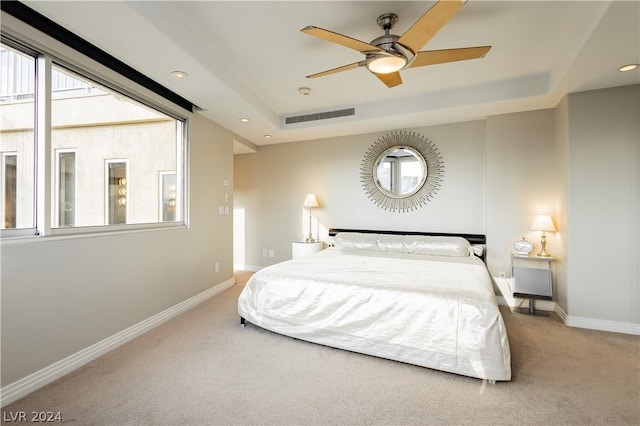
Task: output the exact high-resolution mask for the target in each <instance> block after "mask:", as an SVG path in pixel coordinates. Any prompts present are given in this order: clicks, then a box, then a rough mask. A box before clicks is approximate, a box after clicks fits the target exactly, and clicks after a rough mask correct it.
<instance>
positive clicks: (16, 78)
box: [0, 35, 185, 237]
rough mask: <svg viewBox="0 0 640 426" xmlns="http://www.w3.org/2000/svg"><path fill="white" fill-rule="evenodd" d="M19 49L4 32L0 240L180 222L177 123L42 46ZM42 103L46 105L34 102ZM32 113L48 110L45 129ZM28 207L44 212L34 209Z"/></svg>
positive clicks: (0, 51)
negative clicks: (27, 232) (19, 232)
mask: <svg viewBox="0 0 640 426" xmlns="http://www.w3.org/2000/svg"><path fill="white" fill-rule="evenodd" d="M19 49H20V50H19ZM21 49H22V47H21V45H18V44H14V42H13V41H11V40H9V39H5V38H4V35H3V43H2V45H1V48H0V89H1V91H0V108H1V109H0V112H1V113H2V114H1V120H2V122H1V124H2V126H1V127H0V132H1V134H0V136H1V137H0V152H1V153H2V171H1V172H2V173H1V174H2V175H1V176H0V177H1V178H2V213H1V214H2V230H3V231H2V236H3V237H4V236H11V234H7V233H5V232H4V230H8V229H16V228H27V229H31V234H37V233H39V234H41V235H47V234H59V233H73V232H89V231H90V232H102V231H108V230H109V227H110V226H114V225H117V227H115V228H113V229H115V230H122V229H123V228H122V225H126V226H135V225H137V226H142V225H144V226H148V225H149V224H156V226H160V224H162V223H164V222H171V223H172V224H176V223H178V224H183V223H184V217H183V214H184V211H185V209H184V206H183V194H184V193H185V191H184V188H183V185H184V181H185V179H184V170H185V167H184V164H185V159H184V156H183V154H184V152H185V149H184V146H185V140H184V132H185V126H184V119H180V118H177V116H175V115H174V113H173V112H170V110H168V109H165V108H158V107H155V106H150V104H148V103H146V102H141V101H140V100H139V99H135V98H134V96H132V95H125V94H124V93H125V92H126V93H128V94H130V93H132V92H131V91H130V90H120V89H119V88H117V87H115V86H112V85H111V84H110V83H108V82H105V81H102V80H100V81H98V79H96V78H93V77H92V76H91V74H90V73H89V72H87V71H86V70H82V69H80V68H74V69H73V70H71V69H70V68H69V67H68V66H67V65H66V64H65V65H63V64H60V63H57V62H56V58H55V57H50V56H48V54H47V53H46V52H45V53H42V54H40V53H39V52H35V53H34V52H29V54H27V53H25V52H26V51H27V49H25V51H24V52H23V51H22V50H21ZM36 57H37V59H36ZM43 73H48V75H49V76H50V78H43V77H42V75H43ZM36 81H37V82H38V84H35V82H36ZM36 89H37V90H36ZM45 93H48V94H49V95H50V96H39V95H42V94H45ZM45 99H50V101H48V102H50V104H49V105H48V107H47V106H45V107H42V106H41V105H39V103H40V102H44V100H45ZM36 109H38V111H47V112H48V111H50V123H51V124H50V126H49V125H48V124H42V123H46V120H39V121H38V126H40V127H37V126H36V120H35V119H36V115H35V110H36ZM161 110H162V111H161ZM44 114H47V113H44ZM45 126H46V127H45ZM36 128H37V131H35V130H36ZM43 134H45V135H46V137H43V136H42V135H43ZM35 135H38V138H37V140H36V138H35ZM37 152H49V153H51V154H50V156H45V155H38V156H36V153H37ZM49 158H50V159H49ZM49 161H50V163H51V164H48V162H49ZM38 176H40V177H38ZM42 176H44V180H42V179H43V178H42ZM158 176H161V179H158ZM39 179H40V180H39ZM39 181H40V182H43V183H44V185H38V186H37V191H36V182H39ZM157 194H160V202H158V196H157ZM36 200H37V203H36ZM47 200H51V201H50V202H47ZM36 205H41V206H44V205H51V210H50V211H49V212H44V211H42V212H41V211H38V212H37V213H36V208H35V206H36Z"/></svg>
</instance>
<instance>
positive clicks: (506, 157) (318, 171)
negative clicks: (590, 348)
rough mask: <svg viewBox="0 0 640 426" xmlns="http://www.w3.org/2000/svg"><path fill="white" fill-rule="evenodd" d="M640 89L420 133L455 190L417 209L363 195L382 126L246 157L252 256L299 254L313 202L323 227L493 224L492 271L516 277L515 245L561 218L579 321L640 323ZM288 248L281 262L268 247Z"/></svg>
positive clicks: (570, 311) (563, 254)
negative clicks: (391, 207) (396, 209)
mask: <svg viewBox="0 0 640 426" xmlns="http://www.w3.org/2000/svg"><path fill="white" fill-rule="evenodd" d="M639 96H640V89H639V86H629V87H621V88H615V89H607V90H601V91H592V92H583V93H576V94H572V95H569V96H568V98H566V99H564V100H563V101H562V102H561V103H560V104H559V105H558V107H557V108H555V109H548V110H540V111H530V112H522V113H514V114H505V115H500V116H494V117H489V118H487V119H486V120H483V121H474V122H466V123H456V124H450V125H443V126H432V127H424V128H417V129H412V130H415V131H417V132H419V133H421V134H423V135H425V136H427V137H429V138H431V139H432V140H433V141H434V143H435V144H436V145H437V147H438V148H439V149H440V151H441V152H442V157H443V160H444V165H445V178H444V184H443V187H442V190H441V191H440V192H439V193H438V194H437V195H436V196H435V198H434V199H433V200H432V201H431V202H430V203H429V204H428V205H426V206H425V207H422V208H421V209H419V210H418V211H416V212H412V213H388V212H385V211H383V210H381V209H379V208H378V207H376V206H375V205H374V204H372V203H371V202H370V201H369V200H367V199H366V198H365V196H364V191H363V190H362V188H361V185H360V182H359V168H360V162H361V160H362V156H363V155H364V153H365V151H366V150H367V148H368V147H369V145H370V144H371V142H372V141H373V140H374V139H375V138H376V137H377V136H379V135H380V134H370V135H356V136H350V137H344V138H335V139H326V140H317V141H308V142H298V143H289V144H283V145H272V146H267V147H263V148H261V149H260V150H259V152H258V153H256V154H243V155H236V156H235V160H234V167H235V169H234V176H235V182H236V188H235V189H236V192H235V205H236V208H240V209H244V210H246V211H245V220H246V223H245V231H246V232H245V241H244V243H245V252H244V254H245V263H246V265H245V266H247V267H249V268H259V267H262V266H266V265H269V264H272V263H275V262H278V261H281V260H285V259H288V258H290V255H291V248H290V244H291V240H294V239H300V238H302V236H303V234H304V221H305V220H306V219H305V218H306V216H305V215H304V213H302V212H301V210H302V209H301V204H302V201H303V199H304V195H305V194H306V193H307V192H314V193H316V194H317V195H318V196H319V199H320V203H321V205H322V206H321V207H320V208H319V209H314V216H316V217H318V219H319V222H320V225H321V227H320V229H322V227H326V228H328V227H353V228H372V229H394V230H425V231H443V232H472V233H475V232H477V233H486V234H487V239H488V267H489V270H490V272H491V273H492V274H493V275H494V276H496V277H497V276H499V274H500V273H505V275H506V276H509V275H510V259H509V253H510V252H511V251H512V250H513V242H514V241H516V240H517V239H519V238H520V237H522V236H526V237H527V239H529V240H530V241H531V242H533V243H534V245H535V249H536V250H539V248H540V236H539V233H538V232H534V231H531V229H530V228H531V225H532V223H533V219H534V218H535V215H537V214H542V213H546V214H551V215H552V216H553V218H554V220H555V224H556V227H557V228H558V232H555V233H548V234H547V250H548V251H549V252H550V253H551V254H552V255H553V256H554V257H555V258H556V259H557V260H556V261H555V262H554V291H555V295H556V298H555V301H556V303H557V304H558V306H559V307H560V309H561V310H562V311H563V312H564V313H565V314H566V315H567V317H566V322H567V324H569V325H576V326H583V327H587V328H601V329H611V330H620V331H625V332H626V331H628V332H631V333H637V332H638V331H637V330H638V323H640V320H639V318H638V316H639V312H640V307H639V303H640V302H639V299H640V296H639V292H640V290H639V287H640V282H639V281H640V279H639V275H640V273H639V266H638V265H639V263H640V262H638V259H639V258H640V252H639V249H638V242H639V241H640V231H639V228H640V224H639V221H640V214H639V210H640V201H639V195H638V193H639V192H640V190H639V188H638V180H639V177H638V176H639V174H638V169H639V163H640V154H639V148H638V144H639V142H638V141H639V136H638V135H639V133H638V117H639V116H640V108H639V106H638V103H639V100H638V98H639ZM265 248H266V249H270V248H275V250H276V256H275V257H274V258H265V257H263V256H262V249H265Z"/></svg>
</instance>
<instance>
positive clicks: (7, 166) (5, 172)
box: [2, 154, 18, 229]
mask: <svg viewBox="0 0 640 426" xmlns="http://www.w3.org/2000/svg"><path fill="white" fill-rule="evenodd" d="M17 157H18V156H17V155H16V154H2V182H3V183H4V184H3V185H2V201H3V202H4V209H2V213H3V215H2V223H3V228H5V229H13V228H15V227H16V223H17V222H16V206H17V203H16V183H17V179H16V164H17Z"/></svg>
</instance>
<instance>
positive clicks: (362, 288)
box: [238, 247, 511, 380]
mask: <svg viewBox="0 0 640 426" xmlns="http://www.w3.org/2000/svg"><path fill="white" fill-rule="evenodd" d="M238 312H239V314H240V316H241V317H243V318H245V319H246V320H247V321H248V322H250V323H252V324H255V325H258V326H260V327H263V328H265V329H268V330H271V331H274V332H276V333H280V334H284V335H287V336H291V337H295V338H298V339H302V340H306V341H310V342H314V343H319V344H323V345H327V346H332V347H336V348H341V349H347V350H350V351H355V352H360V353H364V354H369V355H374V356H378V357H382V358H388V359H392V360H396V361H402V362H407V363H411V364H416V365H420V366H423V367H429V368H434V369H438V370H443V371H448V372H452V373H457V374H462V375H466V376H471V377H477V378H481V379H487V380H510V379H511V358H510V351H509V342H508V339H507V334H506V330H505V327H504V323H503V320H502V316H501V315H500V311H499V309H498V306H497V303H496V300H495V295H494V293H493V289H492V284H491V280H490V278H489V274H488V271H487V269H486V267H485V265H484V264H483V262H482V261H481V260H480V259H478V258H476V257H474V256H468V257H447V256H422V255H413V254H404V253H387V252H376V251H370V250H358V249H343V248H335V247H331V248H328V249H326V250H323V251H321V252H319V253H317V254H314V255H311V256H307V257H302V258H298V259H294V260H290V261H286V262H283V263H279V264H276V265H272V266H270V267H267V268H264V269H262V270H260V271H258V272H257V273H255V274H254V275H253V276H252V277H251V278H250V280H249V281H248V282H247V284H246V286H245V288H244V289H243V291H242V293H241V295H240V298H239V299H238Z"/></svg>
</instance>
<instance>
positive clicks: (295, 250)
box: [291, 241, 324, 259]
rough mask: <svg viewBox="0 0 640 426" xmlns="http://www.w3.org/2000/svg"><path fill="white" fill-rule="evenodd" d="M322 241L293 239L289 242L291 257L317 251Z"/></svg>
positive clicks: (321, 246) (320, 248)
mask: <svg viewBox="0 0 640 426" xmlns="http://www.w3.org/2000/svg"><path fill="white" fill-rule="evenodd" d="M323 248H324V247H323V243H322V241H313V242H310V243H308V242H306V241H293V242H291V258H292V259H295V258H298V257H303V256H308V255H310V254H313V253H317V252H319V251H320V250H322V249H323Z"/></svg>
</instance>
